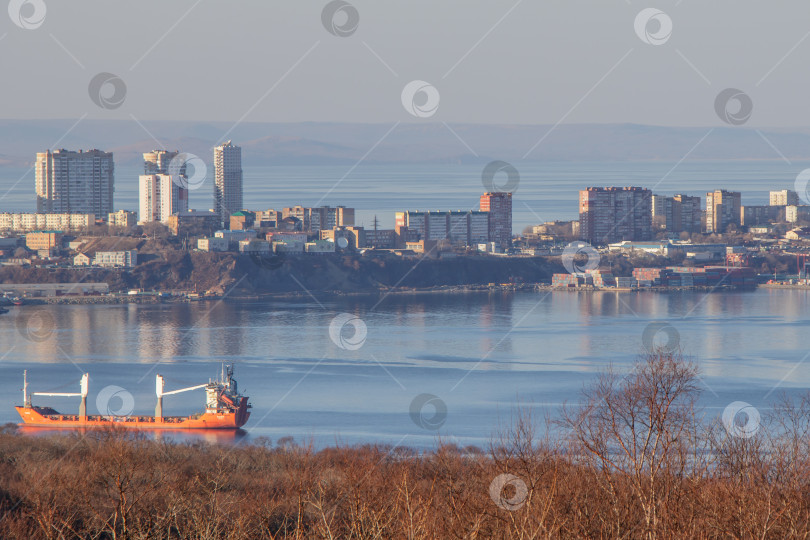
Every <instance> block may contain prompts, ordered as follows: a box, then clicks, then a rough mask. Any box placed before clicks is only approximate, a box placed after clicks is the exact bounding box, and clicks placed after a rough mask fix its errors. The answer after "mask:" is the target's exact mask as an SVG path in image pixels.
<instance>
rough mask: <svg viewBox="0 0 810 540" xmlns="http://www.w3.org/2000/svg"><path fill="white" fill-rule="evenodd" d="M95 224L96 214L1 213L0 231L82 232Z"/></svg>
mask: <svg viewBox="0 0 810 540" xmlns="http://www.w3.org/2000/svg"><path fill="white" fill-rule="evenodd" d="M95 223H96V215H95V214H39V213H11V212H3V213H0V231H14V232H27V231H37V230H59V231H81V230H84V229H87V228H89V227H92V226H93V225H95Z"/></svg>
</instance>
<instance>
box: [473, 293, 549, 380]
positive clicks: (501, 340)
mask: <svg viewBox="0 0 810 540" xmlns="http://www.w3.org/2000/svg"><path fill="white" fill-rule="evenodd" d="M473 298H475V299H476V302H475V303H470V304H469V307H470V308H471V310H472V314H473V319H472V322H473V325H472V327H473V328H480V329H481V330H482V331H483V333H482V337H481V343H480V347H479V351H478V352H479V353H480V356H481V357H482V358H484V361H483V362H482V363H481V365H479V366H478V369H512V364H511V362H509V363H502V362H498V361H497V358H498V356H499V355H502V354H507V353H512V352H513V342H512V338H513V336H514V333H515V332H519V331H520V330H521V329H520V328H515V326H514V325H515V324H516V323H515V320H514V304H515V294H514V293H508V292H505V293H498V292H494V293H490V294H489V295H488V296H487V297H483V296H474V297H473ZM479 299H480V300H479ZM539 300H540V298H539V297H538V298H537V299H536V300H534V301H533V302H531V301H530V302H529V304H528V305H526V309H527V310H530V309H531V308H532V307H533V306H534V304H535V303H536V302H537V301H539ZM538 307H539V306H538ZM476 309H477V310H478V311H477V313H476V312H475V310H476ZM531 318H532V314H529V316H528V317H527V318H526V320H524V321H523V323H529V322H530V321H531ZM523 323H521V326H523V325H524V324H523ZM518 360H519V361H531V360H532V359H525V358H524V359H518Z"/></svg>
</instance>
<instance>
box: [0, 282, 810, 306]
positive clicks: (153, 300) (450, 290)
mask: <svg viewBox="0 0 810 540" xmlns="http://www.w3.org/2000/svg"><path fill="white" fill-rule="evenodd" d="M760 287H761V288H765V289H788V290H810V285H782V284H758V285H755V286H732V285H722V286H720V287H717V286H713V287H712V286H691V287H643V288H618V287H606V288H596V287H554V286H551V285H548V284H544V283H524V284H519V285H497V286H489V285H453V286H450V285H447V286H439V287H426V288H407V289H387V290H386V289H381V290H370V291H318V292H312V291H290V292H277V293H262V294H255V295H230V294H225V295H218V296H203V297H199V298H188V297H183V296H174V297H168V298H167V297H160V296H158V295H153V294H143V295H109V296H52V297H42V298H27V299H26V301H25V304H24V305H26V306H32V305H39V306H44V305H71V304H72V305H95V304H98V305H120V304H178V303H181V304H186V303H194V302H212V301H213V302H217V301H228V302H257V301H259V302H260V301H272V300H294V299H302V298H303V299H312V298H316V299H320V298H324V299H330V298H338V297H385V296H392V295H396V296H408V295H410V296H420V295H437V294H483V293H487V294H493V293H514V292H568V293H573V292H576V293H674V292H736V291H753V290H756V289H757V288H760ZM6 307H9V308H10V307H17V306H6Z"/></svg>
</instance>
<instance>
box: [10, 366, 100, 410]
mask: <svg viewBox="0 0 810 540" xmlns="http://www.w3.org/2000/svg"><path fill="white" fill-rule="evenodd" d="M89 379H90V374H89V373H84V374H83V375H82V378H81V380H80V381H79V391H78V392H32V393H31V394H29V393H28V370H27V369H26V370H25V371H23V404H24V406H26V407H31V396H46V397H80V398H82V401H81V404H80V405H79V416H81V417H85V418H86V417H87V389H88V380H89Z"/></svg>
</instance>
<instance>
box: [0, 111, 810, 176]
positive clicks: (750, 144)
mask: <svg viewBox="0 0 810 540" xmlns="http://www.w3.org/2000/svg"><path fill="white" fill-rule="evenodd" d="M74 123H75V120H30V121H26V120H0V148H2V154H0V165H4V164H6V165H29V164H31V163H32V162H33V160H34V159H35V154H36V152H37V151H42V150H44V149H46V148H56V147H59V148H68V149H78V148H84V149H87V148H101V149H104V150H108V151H109V150H111V151H113V152H115V154H116V162H117V163H119V164H126V165H129V164H137V163H138V162H139V161H140V159H141V156H140V154H141V153H142V152H144V151H148V150H152V149H154V148H159V147H160V146H161V145H162V146H163V147H165V148H167V149H171V150H173V149H180V150H183V151H186V152H191V153H194V154H197V155H199V156H200V157H202V158H203V159H205V160H206V161H211V156H212V148H213V146H214V145H216V144H217V143H219V142H221V140H222V139H223V137H225V138H227V139H232V140H233V141H234V142H235V143H236V144H239V145H240V146H242V148H243V160H244V163H245V164H246V165H273V164H276V165H296V164H311V165H317V164H344V163H354V162H356V161H357V160H359V159H360V158H361V157H363V156H364V155H366V154H367V153H368V156H367V157H366V161H367V162H369V163H458V162H468V161H485V160H491V159H503V160H507V161H520V160H522V159H523V157H524V155H525V154H526V153H527V152H528V151H529V149H531V148H532V147H533V146H534V145H535V144H536V143H537V142H538V141H540V140H541V139H542V142H541V143H540V144H538V145H537V146H536V148H535V149H534V150H533V151H532V152H531V153H530V154H529V155H528V156H527V157H526V159H527V160H531V161H575V160H576V161H645V160H664V161H677V160H680V159H681V158H683V157H684V156H685V155H686V154H687V153H688V152H689V151H690V150H691V149H693V148H694V147H695V145H696V144H697V143H698V141H700V140H701V138H702V137H704V136H705V135H706V134H707V133H708V132H709V130H710V128H707V127H703V128H672V127H658V126H643V125H635V124H574V125H561V126H558V127H557V128H554V129H552V126H515V125H481V124H454V125H451V126H449V128H448V126H445V125H444V124H441V123H427V124H422V123H419V124H404V123H403V124H399V125H398V126H397V127H396V128H395V129H394V130H393V131H391V133H390V134H389V135H388V136H387V137H384V136H385V134H386V133H387V132H388V131H389V130H390V129H391V128H392V127H393V125H394V124H393V123H392V124H341V123H296V124H281V123H243V124H240V125H238V126H236V127H234V126H233V125H232V124H229V123H225V122H207V123H200V122H165V121H159V122H149V121H143V122H142V123H143V126H144V127H145V128H146V129H144V127H141V126H140V125H138V123H136V122H135V121H126V120H85V121H82V122H80V123H79V124H78V125H76V127H75V128H73V130H72V131H70V133H69V134H68V135H66V136H65V135H64V134H65V133H66V132H67V131H68V130H69V129H70V127H71V126H72V125H73V124H74ZM450 128H452V132H451V129H450ZM146 130H148V132H147V131H146ZM453 132H455V133H453ZM152 136H154V137H155V138H157V139H158V141H159V142H160V144H158V142H156V141H155V140H154V139H153V138H152ZM763 136H764V137H765V138H767V140H768V141H770V143H771V144H772V145H773V146H774V147H775V148H776V149H778V152H777V151H776V150H775V149H774V148H772V147H771V144H769V143H768V142H766V140H765V139H764V138H763ZM57 141H59V144H58V145H56V144H55V143H56V142H57ZM462 141H463V142H462ZM375 145H376V147H375ZM467 146H469V148H468V147H467ZM372 148H374V149H373V150H372ZM779 152H781V153H782V154H783V155H784V156H785V157H787V158H788V159H791V160H794V159H795V160H804V159H810V132H808V130H802V129H794V130H761V132H757V131H756V130H753V129H747V128H729V127H716V128H714V131H712V133H711V135H709V136H708V137H707V138H706V139H705V140H704V141H703V142H702V143H701V144H700V145H698V146H697V147H696V148H694V150H693V151H692V153H691V154H690V155H689V159H690V160H701V159H703V160H706V159H712V160H714V159H718V160H738V159H755V160H772V159H781V157H780V155H779ZM476 154H477V155H476Z"/></svg>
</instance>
